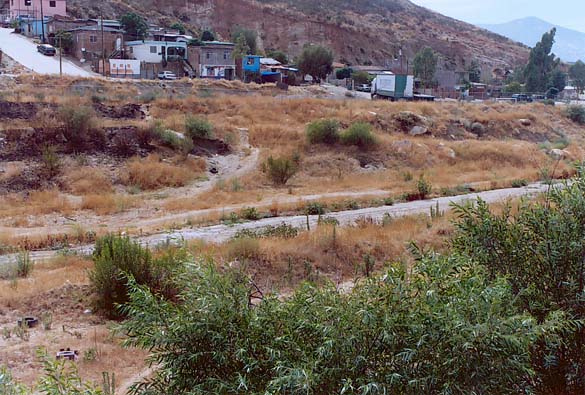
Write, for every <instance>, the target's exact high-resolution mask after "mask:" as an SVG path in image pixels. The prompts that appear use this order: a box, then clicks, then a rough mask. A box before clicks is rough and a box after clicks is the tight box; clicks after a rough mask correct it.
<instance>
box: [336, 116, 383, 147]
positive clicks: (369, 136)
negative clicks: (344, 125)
mask: <svg viewBox="0 0 585 395" xmlns="http://www.w3.org/2000/svg"><path fill="white" fill-rule="evenodd" d="M341 142H342V143H343V144H345V145H355V146H357V147H359V148H361V149H370V148H372V147H374V146H375V145H376V144H377V140H376V136H374V134H373V133H372V126H371V125H370V124H368V123H365V122H356V123H354V124H353V125H351V126H350V127H349V129H347V130H346V131H345V132H343V133H342V134H341Z"/></svg>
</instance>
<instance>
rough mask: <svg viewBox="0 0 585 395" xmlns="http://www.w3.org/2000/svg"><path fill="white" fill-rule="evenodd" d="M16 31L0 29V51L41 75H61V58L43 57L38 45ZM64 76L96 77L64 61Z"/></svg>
mask: <svg viewBox="0 0 585 395" xmlns="http://www.w3.org/2000/svg"><path fill="white" fill-rule="evenodd" d="M13 32H14V29H5V28H0V49H1V50H2V51H3V52H4V53H5V54H6V55H8V56H10V57H11V58H12V59H14V60H15V61H16V62H18V63H20V64H21V65H23V66H24V67H26V68H28V69H30V70H33V71H35V72H37V73H39V74H59V57H52V56H45V55H41V54H40V53H39V52H38V51H37V47H36V45H35V44H34V43H33V42H31V41H29V40H28V39H26V38H24V37H23V36H21V35H19V34H15V33H13ZM63 74H65V75H70V76H76V77H93V76H94V75H93V74H92V73H90V72H88V71H86V70H84V69H82V68H81V67H79V66H77V65H75V64H73V63H72V62H70V61H68V60H66V59H63Z"/></svg>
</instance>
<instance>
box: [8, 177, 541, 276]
mask: <svg viewBox="0 0 585 395" xmlns="http://www.w3.org/2000/svg"><path fill="white" fill-rule="evenodd" d="M548 188H549V187H548V185H545V184H541V183H536V184H531V185H529V186H527V187H524V188H507V189H497V190H493V191H486V192H479V193H471V194H467V195H460V196H451V197H441V198H436V199H431V200H422V201H416V202H409V203H399V204H396V205H394V206H384V207H374V208H365V209H361V210H351V211H341V212H337V213H331V214H329V215H328V217H331V218H335V219H337V220H338V221H339V223H340V225H342V226H347V225H351V224H353V223H355V221H356V220H358V219H360V218H364V217H369V218H372V219H375V220H381V219H382V218H383V217H384V215H386V214H388V215H391V216H393V217H403V216H408V215H416V214H427V215H428V214H429V212H430V208H431V207H434V206H436V204H437V203H439V207H440V209H441V210H445V211H447V210H449V208H450V207H449V205H450V204H451V203H463V202H465V201H469V200H477V199H478V198H481V199H483V200H485V201H486V202H487V203H496V202H500V201H504V200H506V199H513V198H519V197H522V196H534V195H536V194H539V193H543V192H545V191H546V190H547V189H548ZM317 221H318V216H310V217H309V223H310V226H311V228H314V227H315V226H316V225H317ZM283 223H285V224H288V225H291V226H295V227H298V228H303V227H306V224H307V218H306V216H304V215H301V216H293V217H277V218H265V219H262V220H259V221H254V222H246V223H242V224H236V225H214V226H207V227H202V228H189V229H182V230H177V231H173V232H168V233H161V234H155V235H151V236H145V237H141V238H138V239H137V240H138V241H139V242H140V243H141V244H143V245H148V246H156V245H159V244H161V243H165V242H171V243H181V242H182V241H184V240H185V241H187V240H203V241H206V242H210V243H221V242H224V241H227V240H229V239H230V238H231V237H233V236H234V235H235V234H236V233H237V232H238V231H240V230H243V229H250V230H254V229H256V230H257V229H262V228H265V227H267V226H278V225H280V224H283ZM72 250H73V251H75V252H77V253H80V254H90V253H91V252H92V251H93V245H85V246H81V247H76V248H73V249H72ZM57 253H58V252H57V251H33V252H31V253H30V255H31V258H32V259H33V260H35V261H42V260H47V259H50V258H52V257H54V256H55V255H56V254H57ZM14 259H16V255H4V256H0V265H1V264H6V263H9V262H11V261H13V260H14Z"/></svg>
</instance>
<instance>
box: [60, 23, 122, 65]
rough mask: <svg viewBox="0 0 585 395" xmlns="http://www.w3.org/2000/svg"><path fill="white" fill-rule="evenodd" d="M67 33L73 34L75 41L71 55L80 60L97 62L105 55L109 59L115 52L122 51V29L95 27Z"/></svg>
mask: <svg viewBox="0 0 585 395" xmlns="http://www.w3.org/2000/svg"><path fill="white" fill-rule="evenodd" d="M67 31H68V32H69V33H71V35H72V39H73V46H72V48H71V55H73V56H74V57H75V58H77V59H80V60H85V61H92V60H97V59H100V58H101V57H102V56H104V55H105V57H106V58H109V57H110V56H111V55H112V53H113V52H114V51H116V50H118V51H119V50H121V49H122V42H123V41H122V40H123V39H124V32H123V31H122V30H120V29H114V28H111V27H106V26H104V27H103V29H102V27H101V26H98V25H93V26H80V27H77V28H74V29H70V30H67ZM102 38H103V40H102ZM102 50H103V52H105V54H104V53H103V52H102Z"/></svg>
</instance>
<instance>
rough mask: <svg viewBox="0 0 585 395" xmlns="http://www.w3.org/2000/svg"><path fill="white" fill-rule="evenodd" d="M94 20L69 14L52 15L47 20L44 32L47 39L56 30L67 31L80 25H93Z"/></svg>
mask: <svg viewBox="0 0 585 395" xmlns="http://www.w3.org/2000/svg"><path fill="white" fill-rule="evenodd" d="M95 24H96V22H94V21H92V20H91V19H77V18H73V17H69V16H63V15H54V16H51V17H49V18H48V20H47V24H46V27H47V31H46V34H47V36H48V37H49V39H50V38H51V37H52V36H54V35H55V33H57V32H58V31H61V30H62V31H67V30H71V29H75V28H78V27H82V26H93V25H95Z"/></svg>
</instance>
